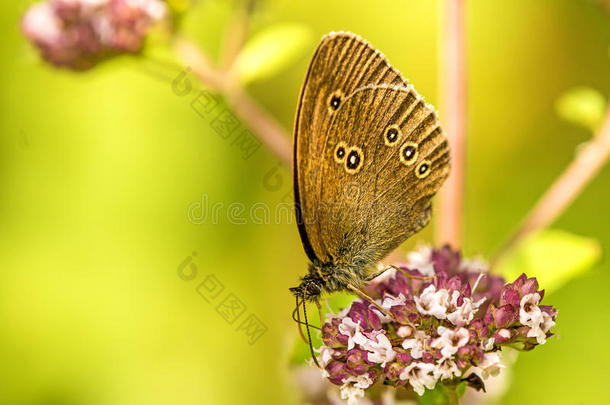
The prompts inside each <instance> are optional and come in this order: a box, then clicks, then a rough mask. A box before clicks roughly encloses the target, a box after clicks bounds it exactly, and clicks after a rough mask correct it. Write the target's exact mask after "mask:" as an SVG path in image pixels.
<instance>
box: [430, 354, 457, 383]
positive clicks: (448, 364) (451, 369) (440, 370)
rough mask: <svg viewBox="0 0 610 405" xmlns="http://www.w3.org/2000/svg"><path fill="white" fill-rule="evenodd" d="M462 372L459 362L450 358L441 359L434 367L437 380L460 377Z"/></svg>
mask: <svg viewBox="0 0 610 405" xmlns="http://www.w3.org/2000/svg"><path fill="white" fill-rule="evenodd" d="M461 375H462V372H461V371H460V370H459V369H458V367H457V364H455V362H454V361H453V360H450V359H441V360H439V361H438V362H437V364H436V368H435V369H434V378H436V379H437V380H446V379H449V378H453V377H454V376H455V377H459V376H461Z"/></svg>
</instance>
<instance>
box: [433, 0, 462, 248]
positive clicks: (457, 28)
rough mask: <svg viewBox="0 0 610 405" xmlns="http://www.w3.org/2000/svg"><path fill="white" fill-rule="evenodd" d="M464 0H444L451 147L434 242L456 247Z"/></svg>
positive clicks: (447, 120) (446, 124)
mask: <svg viewBox="0 0 610 405" xmlns="http://www.w3.org/2000/svg"><path fill="white" fill-rule="evenodd" d="M465 3H466V1H465V0H446V1H445V18H444V23H443V24H442V26H443V27H445V31H444V35H443V41H444V55H445V57H444V60H443V61H442V66H443V68H442V71H441V72H442V76H443V88H442V89H443V97H442V98H443V106H442V107H443V109H442V111H441V112H442V115H441V117H445V119H444V120H443V121H444V122H443V123H444V127H445V133H446V136H447V140H448V142H449V148H450V150H451V174H450V175H449V178H448V179H447V181H446V182H445V184H444V186H443V188H442V189H441V192H440V196H439V210H438V219H437V221H436V229H435V231H436V232H435V235H436V243H437V245H441V244H444V243H449V244H451V245H453V246H454V247H459V246H460V244H461V240H462V216H463V215H462V214H463V203H464V166H465V160H466V159H465V145H466V49H465V47H466V35H465V31H466V23H465V8H466V4H465Z"/></svg>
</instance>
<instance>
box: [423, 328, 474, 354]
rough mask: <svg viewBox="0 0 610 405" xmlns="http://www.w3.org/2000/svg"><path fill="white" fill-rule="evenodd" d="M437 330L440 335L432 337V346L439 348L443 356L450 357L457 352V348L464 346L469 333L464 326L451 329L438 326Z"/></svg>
mask: <svg viewBox="0 0 610 405" xmlns="http://www.w3.org/2000/svg"><path fill="white" fill-rule="evenodd" d="M437 331H438V334H439V335H440V337H438V338H436V339H434V341H433V342H432V347H434V348H436V349H441V354H442V355H443V357H444V358H448V357H451V356H453V355H454V354H455V353H457V351H458V349H459V348H460V347H462V346H465V345H466V344H467V343H468V339H469V338H470V334H469V333H468V330H467V329H465V328H458V329H456V330H452V329H449V328H445V327H444V326H439V327H438V329H437Z"/></svg>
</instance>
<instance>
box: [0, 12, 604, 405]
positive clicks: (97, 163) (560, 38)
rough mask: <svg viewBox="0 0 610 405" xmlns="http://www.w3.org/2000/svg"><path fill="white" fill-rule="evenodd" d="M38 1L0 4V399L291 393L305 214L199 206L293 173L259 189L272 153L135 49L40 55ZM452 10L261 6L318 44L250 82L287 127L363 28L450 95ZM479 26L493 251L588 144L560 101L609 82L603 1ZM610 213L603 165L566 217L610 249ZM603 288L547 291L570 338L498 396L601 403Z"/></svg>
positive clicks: (469, 244) (214, 400)
mask: <svg viewBox="0 0 610 405" xmlns="http://www.w3.org/2000/svg"><path fill="white" fill-rule="evenodd" d="M29 4H31V2H30V1H22V0H19V1H12V2H7V1H5V2H2V3H1V5H0V10H1V15H0V19H1V24H0V35H1V36H2V38H3V39H2V44H1V45H0V53H1V54H0V55H1V56H0V57H1V61H2V68H1V69H2V74H1V75H0V84H1V88H2V92H1V97H2V100H1V102H0V131H1V134H2V135H1V138H0V224H1V229H2V232H1V233H0V238H1V242H0V251H1V253H0V324H1V327H2V329H1V332H0V359H1V361H0V403H2V404H37V405H38V404H40V405H42V404H55V405H79V404H113V405H119V404H148V405H149V404H239V403H255V404H259V403H260V404H276V403H286V404H292V403H298V395H297V394H296V393H295V390H294V387H293V385H292V382H291V377H290V373H289V372H288V369H287V368H288V367H287V356H288V354H289V352H290V350H291V345H292V342H293V338H294V334H295V327H294V324H293V322H292V320H291V319H290V312H291V310H292V308H293V305H294V302H293V298H292V297H291V295H290V294H289V293H288V287H291V286H293V285H295V283H296V281H297V278H298V276H299V275H302V274H304V272H305V270H306V258H305V255H304V253H303V251H302V248H301V245H300V240H299V237H298V234H297V230H296V226H295V225H294V224H290V223H286V221H282V223H281V224H272V225H257V224H253V223H251V221H248V223H247V224H245V225H241V224H233V223H230V221H228V220H227V218H226V216H224V217H223V216H220V219H219V221H218V223H211V222H210V221H207V222H205V223H203V224H193V223H191V222H189V221H188V219H187V209H188V207H189V206H190V205H191V204H192V203H193V202H197V201H201V199H202V196H203V195H207V196H208V198H209V202H210V204H213V203H219V202H222V203H224V204H225V207H226V206H227V205H228V204H230V203H231V202H241V203H244V204H245V205H246V207H250V206H252V205H253V204H255V203H256V202H265V203H267V204H276V203H277V202H279V201H282V200H283V199H284V198H285V197H286V194H287V193H289V191H290V183H291V177H290V173H289V171H288V170H287V169H285V168H281V169H279V170H280V171H279V173H280V179H281V181H282V184H281V185H280V187H279V189H278V190H274V189H271V188H270V187H266V186H265V183H264V179H265V176H266V175H268V174H269V173H270V172H271V171H272V170H274V168H276V166H277V159H276V158H275V157H274V156H273V155H271V153H269V152H268V151H267V150H264V149H261V150H260V151H258V152H256V153H255V154H254V155H253V156H252V157H251V158H250V159H246V160H244V159H242V157H241V154H240V152H239V150H238V149H236V148H235V146H232V145H231V143H230V142H228V141H226V140H224V139H222V138H221V137H219V136H218V135H217V134H216V133H215V132H214V131H213V130H212V129H211V128H210V122H209V120H206V119H202V118H201V117H200V116H199V115H197V114H196V113H194V111H193V110H192V109H191V107H190V104H189V103H190V98H189V97H184V98H183V97H179V96H177V95H175V94H174V93H173V92H172V89H171V86H170V85H169V84H168V83H164V82H162V81H159V80H157V79H155V78H153V77H151V76H150V75H147V74H146V73H144V72H143V70H142V69H140V68H139V67H138V64H137V63H134V61H133V59H129V58H120V59H118V60H114V61H110V62H107V63H105V64H103V65H102V66H100V67H98V68H96V69H94V70H92V71H90V72H87V73H84V74H75V73H71V72H68V71H60V70H56V69H54V68H52V67H49V66H48V65H46V64H44V63H42V62H41V61H39V59H38V56H37V54H36V52H35V50H34V49H33V48H32V47H31V46H30V44H28V43H27V41H26V40H25V39H24V38H23V36H22V35H21V33H20V31H19V26H18V24H19V19H20V17H21V15H22V14H23V12H24V11H25V10H26V8H27V6H28V5H29ZM232 7H233V3H232V2H228V1H220V0H203V1H201V2H199V3H198V4H197V5H196V6H195V7H194V8H193V10H191V11H190V12H189V14H188V15H187V16H186V17H185V20H184V27H183V29H184V32H185V34H188V35H191V36H192V37H193V39H194V40H195V41H196V42H198V43H199V44H200V45H201V46H202V47H203V48H204V49H205V50H206V51H208V52H209V53H210V54H212V55H217V54H218V52H219V44H220V43H221V39H222V35H223V31H224V27H225V24H226V22H227V20H228V18H229V16H230V14H231V9H232ZM440 12H441V7H440V3H439V2H436V1H430V0H409V1H406V0H402V1H397V0H395V1H377V2H368V1H354V0H351V1H344V0H330V1H328V0H324V1H323V0H313V1H308V2H294V1H288V0H282V1H271V0H267V1H264V2H263V3H262V4H261V5H260V6H259V8H258V11H257V12H256V14H255V15H254V18H253V20H252V25H251V28H250V29H251V33H252V34H255V33H256V32H257V31H260V30H262V29H264V28H265V27H266V26H269V25H270V24H274V23H278V22H299V23H302V24H305V25H306V26H308V27H310V28H311V31H312V33H313V35H312V37H311V41H310V42H309V43H308V44H307V49H306V51H305V52H303V53H302V55H301V57H300V58H299V59H298V60H296V61H295V62H294V63H292V64H291V65H290V66H289V68H288V69H285V70H283V71H281V72H280V73H279V74H277V75H275V76H273V77H270V78H268V79H266V80H263V81H259V82H256V83H254V84H252V85H251V86H250V87H249V88H248V91H249V92H250V94H252V96H253V97H254V98H256V99H257V100H258V101H260V103H261V104H262V105H263V106H264V107H265V108H266V109H268V110H269V111H270V112H271V113H272V114H273V115H274V116H275V117H277V118H278V120H279V121H280V122H281V124H282V125H283V126H284V127H285V128H286V130H287V131H290V130H291V128H292V122H293V114H294V109H295V105H296V101H297V97H298V93H299V89H300V86H301V82H302V79H303V77H304V75H305V70H306V67H307V64H308V62H309V58H310V56H311V54H312V52H313V50H314V48H315V46H316V44H317V40H318V38H319V37H321V36H322V35H323V34H324V33H326V32H328V31H332V30H350V31H353V32H356V33H358V34H360V35H362V36H363V37H365V38H367V39H368V40H369V41H370V42H371V43H372V44H373V45H374V46H376V47H377V48H379V49H381V50H382V51H383V52H384V53H385V54H386V56H387V57H388V58H389V59H390V61H391V62H392V64H393V65H394V66H396V67H397V68H398V69H400V70H401V71H402V72H403V74H404V75H405V76H406V77H408V78H409V79H410V80H411V82H412V83H413V84H414V85H415V86H416V88H417V89H418V91H419V92H420V93H421V94H423V95H425V96H426V99H427V100H429V101H430V102H432V103H433V104H438V103H439V94H438V93H439V80H438V71H439V32H440V31H441V26H440V25H441V23H440V22H441V21H442V20H441V19H440ZM467 17H468V62H469V84H468V90H469V106H468V109H469V112H468V119H469V121H468V129H469V140H468V142H469V143H468V168H467V176H468V177H467V182H468V188H467V200H466V208H467V209H466V220H465V226H466V229H465V232H466V235H465V246H464V250H465V252H466V253H467V254H469V255H470V254H478V253H481V254H483V255H487V254H491V253H492V252H493V251H494V249H495V248H497V247H498V246H499V245H500V243H501V242H502V241H503V240H504V239H505V238H506V237H507V236H508V235H509V234H510V231H511V230H513V229H514V228H515V226H516V225H517V223H518V221H519V220H520V219H521V218H522V217H523V216H524V214H525V213H526V212H527V211H528V209H529V208H530V207H531V206H532V204H533V203H534V202H535V201H536V199H537V198H538V197H539V196H540V195H541V193H542V192H543V191H544V190H545V189H546V188H547V187H548V186H549V184H550V183H551V182H552V181H553V179H554V178H555V177H556V176H557V175H558V174H559V173H560V172H561V170H562V169H563V168H564V167H565V165H566V164H567V163H568V162H569V161H570V160H571V159H572V157H573V155H574V152H575V149H576V147H577V146H578V145H579V144H581V143H582V142H585V141H587V140H588V139H589V138H590V136H591V135H590V132H588V131H587V130H586V129H584V128H581V127H579V126H576V125H573V124H570V123H566V122H565V121H562V120H561V119H560V118H558V116H557V114H556V111H555V102H556V100H557V99H558V98H559V97H560V96H561V94H563V93H564V92H565V91H566V90H569V89H570V88H572V87H574V86H588V87H591V88H593V89H596V90H597V91H599V92H600V93H602V94H603V95H605V97H606V98H607V96H608V94H610V59H609V45H610V14H608V13H607V12H605V11H604V9H603V8H602V7H600V6H599V5H598V4H597V3H596V2H594V1H592V0H540V1H526V0H519V1H515V0H512V1H504V0H503V1H486V0H476V1H474V0H473V1H469V2H468V7H467ZM441 120H442V110H441ZM608 207H610V168H608V167H607V168H605V169H604V170H603V171H602V172H601V173H600V175H599V176H598V177H597V178H596V179H595V180H594V181H593V183H592V184H591V185H590V186H588V187H587V189H586V190H585V192H584V194H583V195H582V196H581V197H580V198H578V200H577V201H576V202H575V204H574V205H573V206H572V207H571V208H570V209H569V210H568V211H567V212H566V213H565V214H564V215H563V216H562V217H561V218H560V220H559V221H558V223H557V224H556V227H558V228H561V229H565V230H568V231H571V232H573V233H576V234H579V235H583V236H588V237H593V238H596V239H598V240H599V241H600V243H601V245H602V246H603V247H606V251H607V249H608V242H609V241H610V219H609V218H610V216H609V214H608ZM431 228H432V227H428V229H426V230H425V231H424V232H422V233H421V234H419V235H418V236H416V237H414V238H413V239H412V240H411V241H408V242H407V244H406V245H405V249H407V248H409V247H411V246H413V245H414V244H415V242H416V241H426V240H430V239H431ZM194 251H195V252H197V255H196V256H193V263H194V264H195V265H196V266H197V269H198V272H197V277H196V278H195V279H194V280H192V281H183V280H182V279H181V278H179V277H178V275H177V267H178V266H179V265H180V264H181V263H182V262H183V261H184V260H185V259H186V258H188V257H189V256H191V255H192V252H194ZM208 274H214V275H216V276H217V277H218V279H219V280H220V281H221V282H222V283H223V284H224V285H225V287H226V289H225V293H229V292H233V293H234V294H235V295H236V296H237V297H239V299H241V301H242V302H243V303H244V304H245V306H246V307H247V310H246V312H245V314H244V315H243V316H244V317H245V316H246V315H247V314H250V313H252V314H255V315H256V316H257V317H258V318H259V319H260V320H261V321H262V322H263V323H264V324H265V325H266V327H267V328H268V330H267V332H266V333H265V334H264V335H263V336H262V337H261V338H260V339H259V340H258V341H257V342H256V343H255V344H254V345H250V344H248V339H247V336H246V335H245V334H244V333H243V332H238V331H236V327H237V325H238V323H239V322H236V323H235V324H233V325H229V324H227V323H226V322H225V321H224V320H223V318H222V317H221V316H220V315H219V313H218V312H217V311H216V308H215V305H213V304H209V303H207V302H206V301H204V300H203V299H202V297H201V296H200V295H199V294H198V293H197V291H196V288H197V286H198V285H199V284H200V283H201V282H202V281H203V279H204V278H205V275H208ZM533 275H535V274H533ZM540 281H541V284H542V286H543V287H544V278H542V279H541V280H540ZM609 287H610V268H609V265H608V261H607V259H605V258H604V259H602V262H601V263H599V264H598V265H597V266H596V267H595V268H593V269H592V270H590V271H589V272H587V273H585V274H584V275H582V276H580V277H578V278H575V279H573V280H572V281H570V282H569V283H568V284H566V285H564V286H563V287H562V288H560V289H557V290H554V291H547V293H548V295H547V297H546V298H545V302H546V303H551V304H553V305H554V306H556V307H557V308H559V310H560V314H559V318H558V323H557V332H558V334H557V337H556V338H553V339H551V340H550V341H549V343H548V344H546V345H545V346H543V347H540V348H538V349H536V350H535V351H533V352H531V353H526V354H523V355H521V356H520V357H519V358H518V360H517V362H516V364H515V367H514V373H513V381H512V386H511V389H510V390H509V392H508V393H507V394H506V396H505V397H504V398H503V399H502V401H501V403H503V404H522V403H528V404H529V403H537V404H587V405H590V404H605V403H607V398H608V390H607V387H606V385H607V381H608V380H609V379H610V371H609V369H608V364H610V350H608V346H607V345H608V344H607V341H608V336H609V335H610V311H609V309H610V305H609V304H608V301H607V300H606V299H607V296H608V293H607V291H608V288H609Z"/></svg>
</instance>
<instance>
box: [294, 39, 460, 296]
mask: <svg viewBox="0 0 610 405" xmlns="http://www.w3.org/2000/svg"><path fill="white" fill-rule="evenodd" d="M294 134H295V137H294V194H295V207H296V218H297V223H298V226H299V233H300V236H301V240H302V243H303V247H304V249H305V252H306V254H307V256H308V257H309V259H310V262H311V263H310V265H309V272H308V274H307V275H305V276H304V277H303V278H302V280H301V283H300V285H299V286H298V287H294V288H291V289H290V290H291V291H292V292H293V293H294V294H295V295H296V296H297V299H298V298H302V299H303V300H308V301H316V300H317V299H318V298H319V296H320V295H321V294H322V293H325V292H329V293H330V292H335V291H341V290H352V291H355V290H361V289H362V288H363V287H364V286H365V285H366V284H367V282H368V281H370V280H371V278H373V277H374V276H376V275H377V274H379V271H378V269H377V263H378V262H379V261H380V260H382V259H383V258H384V257H385V256H387V254H389V253H390V252H391V251H392V250H394V249H395V248H397V247H398V246H399V245H400V244H401V243H402V242H404V240H405V239H407V238H408V237H409V236H411V235H412V234H414V233H416V232H418V231H419V230H420V229H421V228H423V227H424V226H425V225H426V224H427V223H428V221H429V219H430V216H431V203H430V199H431V198H432V196H433V195H434V194H435V193H436V191H437V190H438V189H439V188H440V186H441V184H442V182H443V181H444V180H445V178H446V177H447V176H448V174H449V149H448V146H447V141H446V140H445V139H444V137H443V135H442V130H441V128H440V125H439V121H438V118H437V115H436V112H435V111H434V109H433V107H432V106H430V105H428V104H426V103H425V102H424V100H423V99H422V98H421V97H420V96H419V95H418V94H417V92H416V91H415V90H414V89H413V87H412V86H411V85H409V84H408V83H407V81H406V79H404V78H403V77H402V76H401V75H400V72H398V70H396V69H394V68H393V67H392V66H391V65H390V64H389V63H388V61H387V60H386V59H385V57H384V56H383V55H382V54H381V53H380V52H379V51H377V50H376V49H374V48H373V47H372V46H370V45H369V44H368V43H367V42H366V41H364V40H363V39H361V38H360V37H358V36H357V35H354V34H351V33H343V32H341V33H331V34H328V35H326V36H325V37H324V38H323V39H322V42H321V43H320V45H319V46H318V48H317V50H316V53H315V55H314V57H313V59H312V62H311V64H310V67H309V71H308V73H307V76H306V79H305V83H304V85H303V88H302V90H301V97H300V99H299V105H298V109H297V115H296V120H295V130H294Z"/></svg>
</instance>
